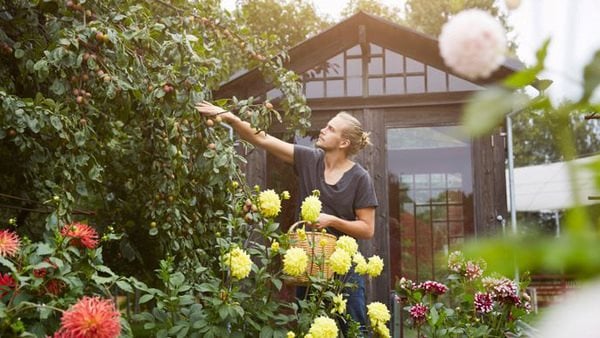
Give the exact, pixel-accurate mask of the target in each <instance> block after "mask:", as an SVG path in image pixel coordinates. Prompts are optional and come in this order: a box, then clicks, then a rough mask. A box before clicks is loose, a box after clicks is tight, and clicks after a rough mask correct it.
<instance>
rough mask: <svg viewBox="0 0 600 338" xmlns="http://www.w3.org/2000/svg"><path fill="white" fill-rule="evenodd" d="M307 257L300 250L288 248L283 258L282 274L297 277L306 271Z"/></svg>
mask: <svg viewBox="0 0 600 338" xmlns="http://www.w3.org/2000/svg"><path fill="white" fill-rule="evenodd" d="M307 265H308V255H307V254H306V251H304V249H302V248H295V247H294V248H290V249H289V250H288V251H287V252H286V253H285V255H284V256H283V272H285V273H286V274H288V275H290V276H293V277H298V276H300V275H302V274H303V273H304V272H305V271H306V266H307Z"/></svg>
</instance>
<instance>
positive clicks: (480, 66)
mask: <svg viewBox="0 0 600 338" xmlns="http://www.w3.org/2000/svg"><path fill="white" fill-rule="evenodd" d="M506 45H507V43H506V33H505V32H504V28H502V25H501V24H500V22H499V21H498V20H496V19H494V17H492V16H491V15H490V14H489V13H487V12H485V11H483V10H481V9H467V10H464V11H462V12H460V13H458V14H457V15H456V16H455V17H453V18H451V19H450V20H449V21H448V22H447V23H446V24H445V25H444V26H443V27H442V33H441V34H440V37H439V47H440V54H441V55H442V58H443V59H444V62H445V63H446V65H447V66H449V67H450V68H452V69H453V70H454V71H455V72H456V73H458V74H460V75H462V76H464V77H466V78H468V79H476V78H486V77H488V76H490V74H491V73H492V72H493V71H495V70H496V69H497V68H498V67H500V65H501V64H502V62H504V59H505V53H506V49H507V48H506Z"/></svg>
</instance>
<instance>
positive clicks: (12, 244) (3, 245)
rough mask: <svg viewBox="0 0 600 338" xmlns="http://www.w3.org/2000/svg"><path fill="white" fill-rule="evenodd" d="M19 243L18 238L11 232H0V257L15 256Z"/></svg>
mask: <svg viewBox="0 0 600 338" xmlns="http://www.w3.org/2000/svg"><path fill="white" fill-rule="evenodd" d="M20 246H21V241H20V240H19V236H18V235H17V234H16V233H15V232H14V231H11V230H0V256H2V257H12V256H14V255H16V254H17V251H19V247H20Z"/></svg>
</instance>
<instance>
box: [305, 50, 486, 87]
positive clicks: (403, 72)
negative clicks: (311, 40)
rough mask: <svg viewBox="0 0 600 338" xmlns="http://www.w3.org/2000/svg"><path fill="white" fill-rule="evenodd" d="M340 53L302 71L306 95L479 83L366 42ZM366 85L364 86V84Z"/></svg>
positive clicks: (466, 85)
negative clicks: (366, 46)
mask: <svg viewBox="0 0 600 338" xmlns="http://www.w3.org/2000/svg"><path fill="white" fill-rule="evenodd" d="M369 53H370V54H368V55H365V54H363V50H362V48H361V47H360V46H359V45H355V46H353V47H352V48H349V49H347V50H346V51H344V52H342V53H339V54H337V55H335V56H333V57H331V58H329V59H328V60H327V61H326V62H324V63H322V64H320V65H318V66H316V67H314V68H313V69H310V70H308V71H306V72H305V73H304V74H302V79H303V81H304V82H305V94H306V96H307V97H308V98H324V97H344V96H363V95H374V96H378V95H402V94H420V93H437V92H446V91H471V90H478V89H481V87H480V86H478V85H476V84H474V83H471V82H469V81H466V80H463V79H461V78H458V77H456V76H453V75H450V74H448V73H446V72H444V71H442V70H439V69H437V68H435V67H432V66H429V65H426V64H424V63H422V62H420V61H418V60H415V59H413V58H410V57H408V56H405V55H402V54H401V53H398V51H393V50H390V49H386V48H383V47H381V46H378V45H375V44H372V43H371V44H369ZM365 85H366V86H367V87H366V88H363V87H364V86H365Z"/></svg>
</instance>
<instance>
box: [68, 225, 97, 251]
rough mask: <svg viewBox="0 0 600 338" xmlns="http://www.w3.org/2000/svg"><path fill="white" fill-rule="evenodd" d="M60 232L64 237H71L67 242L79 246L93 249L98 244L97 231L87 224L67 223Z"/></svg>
mask: <svg viewBox="0 0 600 338" xmlns="http://www.w3.org/2000/svg"><path fill="white" fill-rule="evenodd" d="M60 233H61V234H62V235H63V236H65V237H71V240H70V241H69V244H71V245H73V246H76V247H79V248H81V247H86V248H88V249H94V248H96V246H97V245H98V233H97V232H96V230H94V228H92V227H90V226H89V225H87V224H82V223H73V224H67V225H65V226H64V227H63V228H62V230H61V231H60Z"/></svg>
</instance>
